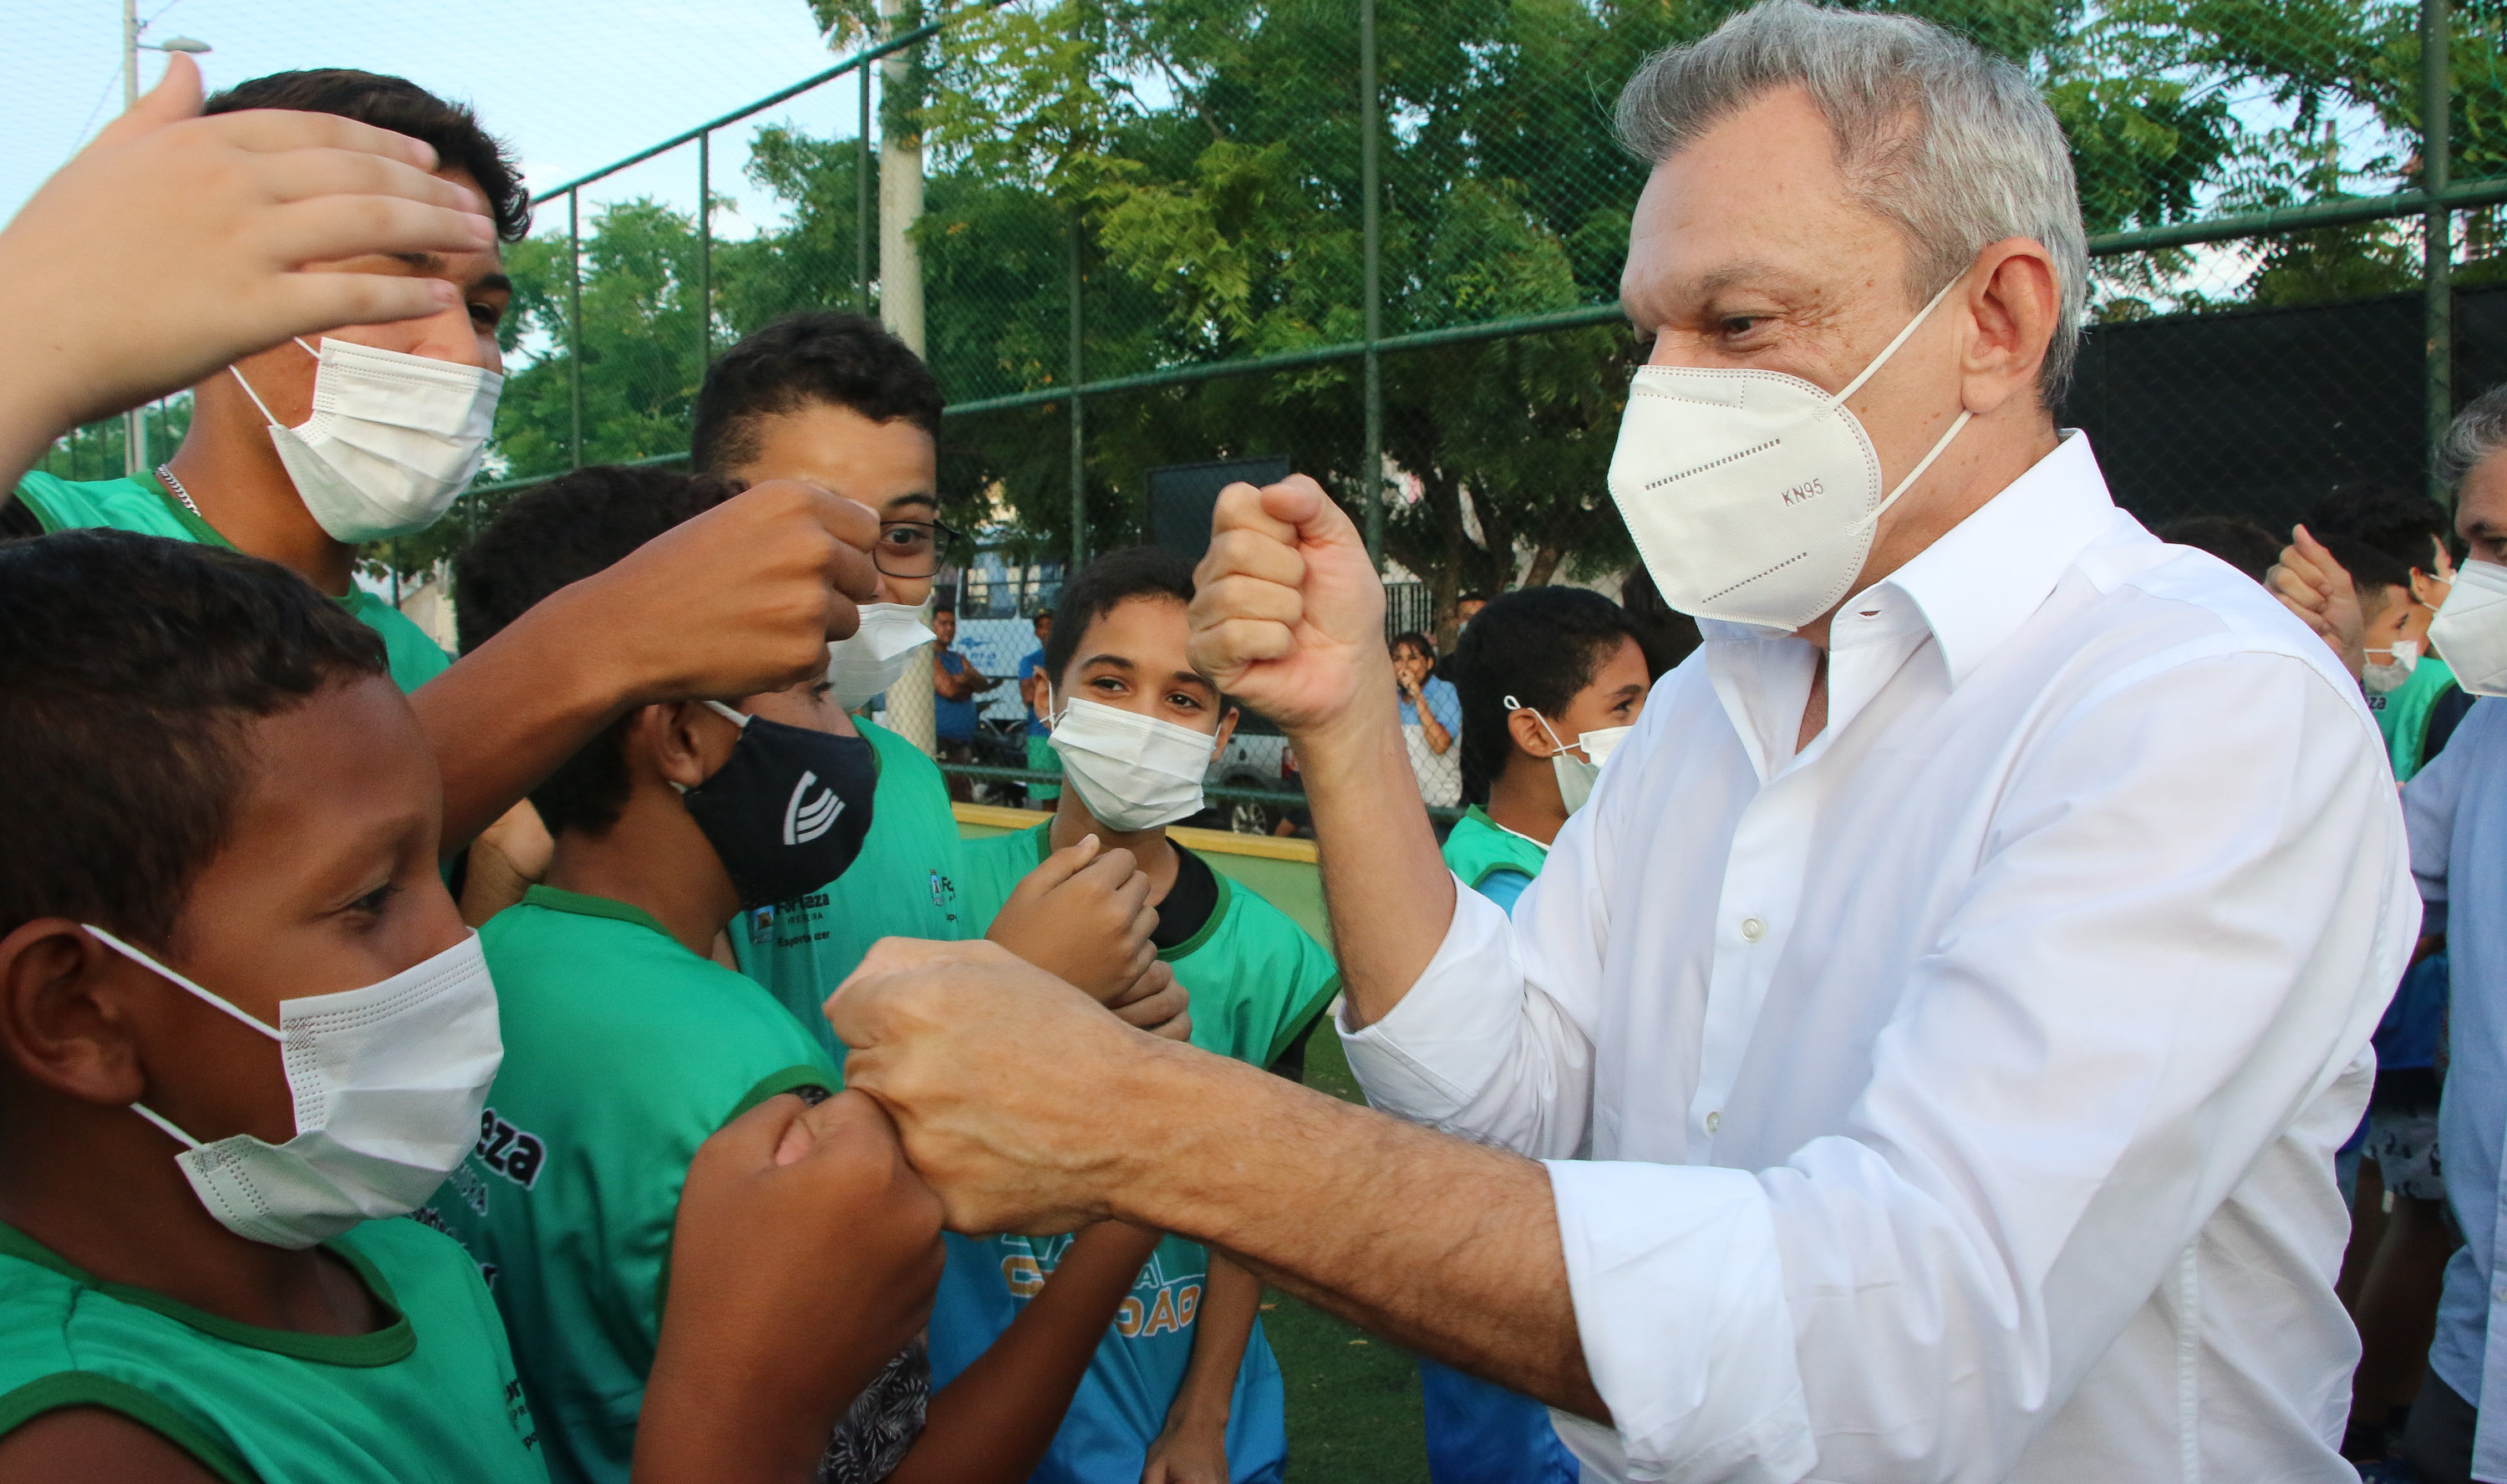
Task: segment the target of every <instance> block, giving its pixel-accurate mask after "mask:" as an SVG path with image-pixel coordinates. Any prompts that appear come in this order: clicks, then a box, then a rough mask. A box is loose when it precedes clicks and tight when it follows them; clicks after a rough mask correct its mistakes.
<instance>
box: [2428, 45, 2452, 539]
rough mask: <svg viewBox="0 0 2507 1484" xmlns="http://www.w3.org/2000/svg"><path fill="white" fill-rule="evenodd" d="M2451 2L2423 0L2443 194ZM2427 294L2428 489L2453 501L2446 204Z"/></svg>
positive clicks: (2434, 149)
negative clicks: (2445, 451)
mask: <svg viewBox="0 0 2507 1484" xmlns="http://www.w3.org/2000/svg"><path fill="white" fill-rule="evenodd" d="M2448 3H2449V0H2420V189H2421V190H2422V191H2423V192H2425V193H2427V195H2429V196H2430V197H2431V198H2436V197H2438V196H2439V195H2440V194H2441V193H2443V192H2444V191H2445V190H2446V188H2447V186H2448V184H2449V183H2450V182H2449V176H2450V174H2451V173H2452V171H2451V168H2450V167H2451V166H2452V155H2453V153H2454V129H2453V117H2452V115H2453V101H2454V100H2453V95H2452V94H2453V78H2452V65H2451V64H2452V57H2451V56H2450V55H2449V53H2450V51H2451V50H2452V45H2451V43H2452V35H2451V32H2452V27H2451V26H2450V24H2449V23H2448V22H2449V20H2450V17H2449V16H2448V15H2447V5H2448ZM2421 223H2422V225H2421V229H2420V238H2421V259H2422V267H2421V292H2422V293H2423V294H2424V295H2425V296H2426V301H2427V302H2426V308H2425V318H2426V319H2427V322H2428V489H2429V493H2430V494H2431V495H2433V496H2434V497H2436V498H2437V499H2438V500H2439V501H2440V502H2441V503H2446V502H2448V501H2449V491H2448V489H2447V487H2446V478H2445V475H2444V474H2443V473H2442V472H2441V470H2440V469H2439V466H2438V450H2439V449H2440V448H2441V447H2443V446H2444V444H2445V442H2446V429H2447V424H2449V423H2450V422H2452V421H2453V420H2454V284H2453V281H2452V270H2453V259H2454V213H2453V211H2452V210H2451V209H2450V208H2448V207H2446V206H2444V205H2440V206H2437V207H2436V208H2434V209H2433V210H2431V211H2430V212H2429V213H2428V214H2427V215H2426V216H2424V217H2422V218H2421Z"/></svg>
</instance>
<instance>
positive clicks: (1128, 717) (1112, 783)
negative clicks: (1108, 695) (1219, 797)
mask: <svg viewBox="0 0 2507 1484" xmlns="http://www.w3.org/2000/svg"><path fill="white" fill-rule="evenodd" d="M1052 726H1053V734H1052V736H1051V738H1050V739H1048V740H1049V741H1050V742H1051V743H1052V745H1053V750H1054V751H1056V752H1058V753H1060V754H1061V755H1062V771H1063V774H1064V776H1065V778H1066V779H1067V781H1069V783H1070V784H1071V786H1072V788H1073V789H1074V790H1076V791H1077V792H1078V794H1079V802H1080V803H1082V804H1085V805H1087V806H1088V813H1090V814H1094V815H1095V816H1096V818H1097V822H1098V823H1100V824H1103V825H1104V826H1106V827H1107V828H1108V829H1110V830H1122V831H1124V832H1126V833H1129V832H1130V831H1133V830H1145V829H1155V828H1156V827H1157V826H1159V825H1161V824H1173V823H1174V822H1175V821H1177V820H1178V819H1188V818H1190V817H1192V816H1193V815H1194V814H1199V813H1201V803H1202V799H1201V779H1202V776H1203V775H1204V774H1206V773H1208V772H1209V771H1210V756H1211V752H1212V751H1213V749H1214V748H1215V747H1216V745H1217V741H1218V739H1217V737H1215V736H1213V735H1212V734H1210V733H1208V732H1196V731H1194V730H1193V729H1192V728H1190V727H1182V726H1178V725H1176V724H1175V723H1174V722H1172V721H1160V720H1159V719H1158V718H1156V717H1155V716H1144V715H1141V714H1140V713H1139V712H1137V711H1127V710H1124V709H1123V708H1122V707H1121V706H1106V705H1104V704H1102V703H1099V702H1095V701H1072V702H1068V703H1066V704H1065V705H1064V706H1063V707H1062V709H1061V710H1060V711H1059V712H1056V713H1055V714H1054V716H1053V718H1052Z"/></svg>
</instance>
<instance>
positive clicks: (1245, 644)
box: [1187, 474, 1391, 737]
mask: <svg viewBox="0 0 2507 1484" xmlns="http://www.w3.org/2000/svg"><path fill="white" fill-rule="evenodd" d="M1193 586H1194V589H1195V594H1194V597H1193V600H1192V610H1191V623H1192V639H1191V642H1190V645H1189V647H1188V649H1187V653H1189V654H1190V655H1191V657H1192V665H1193V668H1194V669H1195V670H1200V671H1201V672H1202V673H1203V674H1206V675H1208V676H1210V677H1211V678H1212V679H1213V680H1216V681H1217V682H1218V685H1219V688H1220V689H1221V690H1223V691H1225V692H1226V693H1227V694H1228V695H1229V696H1230V697H1232V698H1234V699H1236V700H1238V701H1241V702H1243V703H1244V704H1245V705H1247V706H1252V707H1253V709H1254V710H1256V711H1258V712H1260V713H1261V714H1262V715H1264V716H1267V717H1269V718H1270V719H1271V720H1273V721H1275V722H1277V723H1279V725H1280V727H1281V728H1282V730H1284V731H1286V732H1288V733H1289V735H1290V736H1291V737H1295V736H1300V735H1302V734H1305V733H1308V732H1311V731H1314V730H1315V729H1317V728H1321V727H1326V726H1328V725H1330V724H1331V723H1333V722H1335V721H1338V720H1339V719H1341V717H1342V716H1343V715H1344V714H1346V713H1347V712H1348V711H1349V709H1350V707H1351V706H1352V705H1353V704H1354V703H1355V702H1356V701H1357V700H1358V699H1359V698H1360V697H1362V696H1363V695H1365V694H1367V692H1368V691H1369V690H1370V689H1371V690H1372V691H1373V692H1375V693H1377V694H1379V695H1389V694H1390V691H1391V687H1389V686H1388V685H1386V684H1385V680H1386V678H1387V670H1386V668H1387V666H1388V664H1389V661H1388V660H1387V659H1386V657H1385V652H1384V584H1383V583H1382V582H1381V581H1379V580H1378V579H1377V578H1376V575H1375V567H1374V564H1373V563H1372V562H1370V561H1367V557H1366V543H1365V541H1364V540H1363V539H1362V538H1361V537H1360V535H1359V533H1358V527H1357V526H1355V525H1351V524H1350V519H1349V517H1348V516H1347V515H1345V514H1343V513H1342V511H1341V508H1340V507H1339V506H1338V505H1335V504H1333V503H1332V502H1331V500H1330V499H1329V498H1327V497H1326V495H1325V494H1324V491H1323V487H1322V486H1320V485H1318V484H1316V483H1315V482H1314V481H1313V480H1311V479H1308V478H1306V477H1305V476H1304V475H1302V474H1296V475H1290V477H1289V478H1288V479H1286V480H1283V481H1282V482H1281V483H1279V484H1276V485H1270V486H1266V487H1264V488H1262V489H1255V488H1254V487H1253V486H1252V485H1230V486H1228V487H1227V488H1226V489H1223V490H1221V491H1219V495H1218V508H1217V511H1215V512H1214V513H1213V515H1212V517H1211V535H1210V552H1209V554H1208V555H1207V556H1204V557H1203V558H1202V559H1201V565H1200V566H1199V567H1198V568H1197V569H1195V571H1194V573H1193Z"/></svg>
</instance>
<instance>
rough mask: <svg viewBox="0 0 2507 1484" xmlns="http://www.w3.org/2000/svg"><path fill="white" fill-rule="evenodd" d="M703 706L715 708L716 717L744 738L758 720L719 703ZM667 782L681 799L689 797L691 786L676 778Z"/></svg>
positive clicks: (709, 702) (709, 703) (708, 703)
mask: <svg viewBox="0 0 2507 1484" xmlns="http://www.w3.org/2000/svg"><path fill="white" fill-rule="evenodd" d="M703 704H704V705H706V706H711V707H713V709H714V712H715V714H716V715H719V716H720V717H722V718H723V719H724V720H725V721H728V722H730V723H731V724H732V725H733V726H735V727H738V728H740V732H741V735H742V736H744V737H745V736H747V735H748V724H749V723H750V722H752V721H755V720H756V719H757V718H756V717H754V716H751V715H749V714H748V713H747V712H746V711H743V710H736V709H734V708H733V707H731V706H725V705H723V704H722V703H721V702H719V701H708V702H705V703H703ZM665 781H667V782H668V783H669V784H670V785H671V786H672V788H675V789H677V790H678V791H679V796H680V797H682V798H685V797H686V796H687V792H688V788H689V786H690V785H688V784H686V783H682V782H680V781H679V780H678V779H676V778H669V779H666V780H665Z"/></svg>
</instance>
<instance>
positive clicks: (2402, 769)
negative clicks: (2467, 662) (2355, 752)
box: [2368, 655, 2454, 783]
mask: <svg viewBox="0 0 2507 1484" xmlns="http://www.w3.org/2000/svg"><path fill="white" fill-rule="evenodd" d="M2453 688H2454V671H2453V670H2449V669H2447V668H2446V662H2445V661H2444V660H2441V659H2439V658H2438V657H2437V656H2435V655H2428V656H2425V657H2423V658H2422V659H2421V661H2420V662H2419V663H2418V664H2417V665H2415V666H2413V667H2412V672H2411V674H2410V676H2408V677H2407V678H2406V679H2405V680H2404V681H2403V683H2402V684H2400V685H2398V686H2396V687H2394V688H2393V689H2392V690H2390V691H2387V692H2386V693H2385V694H2383V695H2381V696H2370V697H2369V698H2368V709H2369V710H2370V711H2372V712H2374V713H2375V714H2376V717H2377V730H2379V731H2380V732H2382V733H2384V734H2385V755H2386V756H2387V757H2388V758H2390V759H2391V760H2392V762H2393V765H2394V781H2395V782H2397V783H2408V782H2410V781H2411V780H2412V775H2413V774H2415V773H2417V772H2419V771H2420V764H2421V763H2423V762H2425V761H2426V759H2425V758H2424V757H2423V756H2422V755H2421V754H2422V753H2423V752H2424V751H2425V750H2426V749H2427V747H2428V724H2429V710H2430V708H2431V707H2433V706H2436V705H2437V704H2438V702H2439V701H2440V700H2441V699H2443V698H2444V697H2445V695H2446V693H2447V692H2448V691H2450V690H2452V689H2453Z"/></svg>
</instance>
